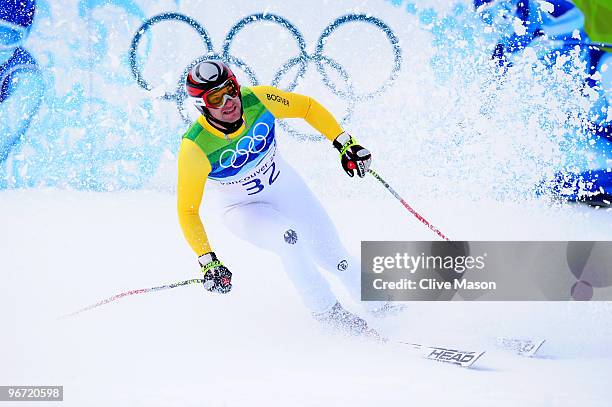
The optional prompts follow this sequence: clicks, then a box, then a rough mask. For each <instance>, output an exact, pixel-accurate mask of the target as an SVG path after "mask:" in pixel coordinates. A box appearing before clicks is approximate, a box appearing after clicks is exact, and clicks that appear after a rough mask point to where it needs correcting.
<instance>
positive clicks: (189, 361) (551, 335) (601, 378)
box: [0, 179, 612, 406]
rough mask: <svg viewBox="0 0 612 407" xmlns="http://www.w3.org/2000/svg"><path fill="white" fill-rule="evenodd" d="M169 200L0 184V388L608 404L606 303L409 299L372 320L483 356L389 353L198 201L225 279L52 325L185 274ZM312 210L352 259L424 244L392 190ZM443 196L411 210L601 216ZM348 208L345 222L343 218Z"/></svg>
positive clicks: (560, 222) (230, 401) (392, 349)
mask: <svg viewBox="0 0 612 407" xmlns="http://www.w3.org/2000/svg"><path fill="white" fill-rule="evenodd" d="M353 181H354V180H349V179H347V180H346V182H353ZM356 185H360V188H361V187H363V188H364V189H367V188H369V187H371V186H372V185H370V184H369V183H368V182H367V181H364V182H363V183H361V184H356ZM373 185H375V184H373ZM400 193H402V191H400ZM174 203H175V200H174V196H173V195H171V194H168V193H161V192H150V191H138V192H129V193H92V192H69V191H63V190H52V189H42V190H41V189H35V190H15V191H3V192H1V193H0V213H2V216H1V218H0V221H1V224H2V225H3V230H5V231H10V234H9V233H2V234H0V248H1V250H2V253H1V257H2V259H3V261H2V270H3V276H4V279H3V284H2V285H0V309H1V310H2V311H1V313H2V314H1V315H2V320H3V321H4V330H3V335H2V336H0V349H2V360H3V363H2V366H5V367H8V368H2V369H0V383H6V384H24V383H27V384H41V385H43V384H47V385H48V384H60V385H64V386H65V401H64V405H66V406H108V405H117V406H175V405H181V406H242V405H266V406H286V405H299V406H323V405H325V406H327V405H351V406H370V405H374V404H376V405H398V404H406V403H414V404H416V405H419V406H438V405H442V404H446V403H449V405H454V406H468V405H470V406H490V405H496V406H517V405H522V406H571V405H588V406H607V405H608V404H609V395H608V394H607V392H606V384H607V382H608V378H609V377H610V374H612V356H611V355H610V352H609V350H610V340H611V339H612V317H611V316H610V315H612V314H611V311H612V307H611V304H610V303H595V302H593V303H575V302H572V303H565V302H558V303H555V302H551V303H547V302H538V303H535V302H531V303H530V302H519V303H485V302H483V303H478V302H475V303H471V302H453V303H409V304H408V308H407V310H406V311H405V312H404V313H403V314H401V315H399V316H397V317H391V318H390V319H386V320H375V321H373V324H374V325H375V326H376V327H377V328H378V329H379V330H381V332H383V333H384V334H386V335H388V336H389V337H391V338H394V339H397V340H409V341H413V342H419V343H425V344H433V345H439V346H457V347H462V348H464V349H466V350H472V349H474V350H478V349H485V350H487V353H486V354H485V355H484V356H483V357H482V358H481V360H480V361H479V362H478V363H477V365H476V367H475V368H473V369H461V368H458V367H455V366H452V365H446V364H441V363H436V362H432V361H427V360H423V359H420V358H418V357H417V356H416V355H414V354H413V352H411V351H410V350H409V349H408V348H406V347H403V346H400V345H382V344H376V343H369V342H363V341H359V340H349V339H345V338H340V337H335V336H329V335H326V334H324V333H322V332H320V331H319V329H318V328H317V326H316V325H315V322H314V321H313V320H312V319H311V318H310V316H309V315H308V313H307V311H306V310H305V309H304V307H303V306H302V305H301V303H300V301H299V299H298V298H296V295H295V293H294V291H293V288H292V287H291V285H290V283H289V281H288V279H287V278H286V277H285V275H284V274H283V272H282V269H281V267H280V262H279V261H278V260H277V259H276V258H275V256H274V255H271V254H269V253H266V252H261V251H259V250H258V249H256V248H255V247H253V246H250V245H248V244H247V243H244V242H242V241H240V240H237V239H235V238H233V236H231V235H230V234H228V232H227V231H225V230H224V228H223V226H222V225H220V224H219V223H218V222H217V219H215V218H214V217H212V216H206V213H207V212H206V211H205V212H204V216H205V219H206V221H207V227H208V229H209V234H210V236H211V238H212V239H213V240H212V242H213V244H214V246H215V250H216V251H217V253H218V254H219V255H220V256H221V258H222V259H223V261H224V262H225V263H226V264H227V265H228V266H229V267H230V269H231V270H232V271H233V273H234V282H235V286H234V290H233V291H232V292H231V293H230V294H228V295H227V296H220V295H211V294H209V293H207V292H205V291H204V290H203V289H202V288H201V287H199V286H186V287H180V288H176V289H173V290H169V291H163V292H158V293H149V294H144V295H139V296H134V297H128V298H125V299H122V300H119V301H118V302H115V303H111V304H108V305H106V306H103V307H101V308H98V309H95V310H92V311H88V312H86V313H83V314H81V315H79V316H77V317H74V318H70V319H58V317H59V316H61V315H64V314H66V313H70V312H72V311H75V310H76V309H78V308H80V307H82V306H85V305H88V304H91V303H94V302H96V301H98V300H100V299H103V298H106V297H109V296H111V295H113V294H116V293H118V292H122V291H126V290H128V289H134V288H145V287H151V286H155V285H160V284H166V283H170V282H174V281H179V280H182V279H188V278H194V277H196V276H197V275H198V267H197V265H196V262H195V259H194V256H193V254H192V253H191V252H190V249H189V248H188V246H187V245H186V243H185V242H184V241H183V238H182V236H181V234H180V230H179V227H178V222H177V219H176V215H175V208H174ZM323 204H324V205H325V206H326V208H327V209H328V210H329V211H330V213H331V214H332V217H333V219H334V221H335V222H336V224H337V226H338V227H339V229H340V231H341V234H342V236H343V238H344V240H345V242H346V243H347V246H349V247H350V248H351V251H353V253H354V254H358V244H359V240H360V239H371V240H374V239H389V240H393V239H398V240H409V239H434V238H435V237H434V236H433V235H432V234H431V232H430V231H429V230H428V229H427V228H425V227H424V226H422V225H421V224H420V223H418V222H417V221H415V220H414V219H413V218H411V217H410V216H409V214H408V213H407V212H406V211H405V210H404V209H403V208H402V207H401V205H399V203H398V202H397V201H395V200H394V198H393V197H392V196H390V195H389V197H387V198H383V199H375V200H372V201H367V200H365V199H362V200H347V199H342V198H334V199H330V198H327V199H325V200H324V202H323ZM443 206H445V205H440V204H438V205H436V204H432V205H431V206H430V205H425V204H422V205H420V207H417V209H420V210H421V212H423V214H424V215H425V216H426V217H428V218H429V219H430V220H431V221H432V222H434V223H435V224H437V226H439V227H440V228H441V229H443V230H447V231H448V233H449V234H452V236H453V237H455V238H456V239H468V238H472V239H473V238H477V237H478V238H483V239H484V238H486V239H503V240H506V239H527V238H534V239H550V238H553V239H577V238H584V239H595V238H597V239H610V238H611V237H612V236H611V234H612V228H610V227H609V219H610V212H609V211H601V210H600V211H595V210H592V209H589V208H585V207H581V206H572V207H562V208H559V209H558V210H555V211H552V209H550V208H548V207H546V206H545V205H543V204H542V203H540V204H539V206H538V204H537V203H533V206H532V208H528V207H527V208H525V207H524V208H523V210H519V209H518V208H513V207H511V206H510V207H507V206H505V205H503V204H497V207H496V208H495V207H490V206H488V205H487V204H472V205H471V208H470V209H471V210H469V211H467V209H468V208H467V207H465V206H463V205H462V204H457V205H456V206H454V205H453V206H451V207H450V209H451V210H450V211H444V209H443ZM447 209H449V208H447ZM366 214H367V216H366ZM501 214H504V216H500V215H501ZM358 216H362V218H364V222H361V223H359V225H358V224H356V223H355V222H352V221H351V219H355V218H356V217H358ZM606 222H608V224H606ZM534 225H537V227H533V226H534ZM254 265H266V266H265V267H263V266H261V267H257V266H255V267H254ZM349 306H350V307H352V309H354V310H358V308H356V306H355V305H354V304H349ZM504 335H507V336H518V337H545V338H547V343H546V344H545V345H544V346H543V348H542V351H541V352H542V357H541V358H537V359H526V358H521V357H518V356H514V355H509V354H507V353H505V352H504V351H501V350H499V349H497V348H495V346H494V338H495V337H496V336H504ZM19 405H26V404H19Z"/></svg>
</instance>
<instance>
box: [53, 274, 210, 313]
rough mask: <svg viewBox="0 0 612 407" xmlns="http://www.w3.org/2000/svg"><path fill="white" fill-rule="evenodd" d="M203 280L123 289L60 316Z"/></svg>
mask: <svg viewBox="0 0 612 407" xmlns="http://www.w3.org/2000/svg"><path fill="white" fill-rule="evenodd" d="M203 281H204V280H203V279H201V278H194V279H191V280H184V281H179V282H177V283H172V284H166V285H161V286H159V287H151V288H140V289H137V290H130V291H124V292H122V293H119V294H116V295H113V296H112V297H108V298H106V299H104V300H102V301H100V302H97V303H95V304H92V305H88V306H87V307H84V308H81V309H80V310H78V311H75V312H73V313H71V314H68V315H64V316H63V317H62V318H68V317H73V316H75V315H78V314H80V313H81V312H85V311H89V310H92V309H94V308H98V307H101V306H102V305H106V304H108V303H110V302H113V301H117V300H118V299H121V298H123V297H127V296H130V295H137V294H146V293H150V292H153V291H162V290H170V289H171V288H176V287H181V286H184V285H189V284H198V283H202V282H203Z"/></svg>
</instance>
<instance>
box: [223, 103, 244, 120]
mask: <svg viewBox="0 0 612 407" xmlns="http://www.w3.org/2000/svg"><path fill="white" fill-rule="evenodd" d="M222 116H223V121H225V122H228V123H233V122H235V121H237V120H238V119H240V110H239V109H238V106H236V105H234V107H232V108H230V109H228V110H227V111H226V112H223V115H222Z"/></svg>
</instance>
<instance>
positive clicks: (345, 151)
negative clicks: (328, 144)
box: [333, 132, 372, 178]
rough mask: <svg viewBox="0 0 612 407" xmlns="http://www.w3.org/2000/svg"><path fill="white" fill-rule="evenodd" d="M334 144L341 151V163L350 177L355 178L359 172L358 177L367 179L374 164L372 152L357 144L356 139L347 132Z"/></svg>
mask: <svg viewBox="0 0 612 407" xmlns="http://www.w3.org/2000/svg"><path fill="white" fill-rule="evenodd" d="M333 144H334V147H336V149H337V150H338V151H340V163H341V164H342V168H343V169H344V171H345V172H346V173H347V174H348V176H349V177H354V176H355V171H357V175H359V176H360V177H361V178H363V177H365V176H366V174H367V172H368V169H369V168H370V164H371V163H372V154H371V153H370V151H369V150H368V149H366V148H363V147H362V146H360V145H359V144H357V142H356V141H355V139H353V137H351V135H350V134H348V133H346V132H344V133H342V134H340V135H339V136H338V137H336V139H335V140H334V141H333Z"/></svg>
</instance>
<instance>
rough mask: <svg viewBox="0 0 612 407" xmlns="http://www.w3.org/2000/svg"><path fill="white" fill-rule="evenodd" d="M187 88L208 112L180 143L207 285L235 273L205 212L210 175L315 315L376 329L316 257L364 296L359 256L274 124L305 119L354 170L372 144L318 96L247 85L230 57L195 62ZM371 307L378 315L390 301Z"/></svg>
mask: <svg viewBox="0 0 612 407" xmlns="http://www.w3.org/2000/svg"><path fill="white" fill-rule="evenodd" d="M186 90H187V93H188V95H189V97H190V98H191V99H192V100H193V102H194V104H195V106H196V108H197V109H198V111H199V112H200V113H201V115H200V117H199V118H198V119H197V120H196V121H195V122H194V123H193V125H192V126H191V127H190V128H189V130H188V131H187V132H186V133H185V135H184V136H183V140H182V143H181V146H180V150H179V155H178V188H177V189H178V191H177V192H178V214H179V221H180V224H181V228H182V230H183V233H184V235H185V238H186V240H187V242H188V243H189V245H190V246H191V248H192V249H193V250H194V251H195V253H196V255H197V256H198V261H199V264H200V266H201V270H202V273H203V279H204V288H206V289H207V290H208V291H211V292H216V293H227V292H229V291H230V290H231V288H232V273H231V272H230V271H229V270H228V269H227V267H225V266H224V264H223V263H222V262H221V261H220V260H219V258H218V257H217V255H216V253H215V252H214V251H213V248H212V246H211V244H210V242H209V240H208V237H207V235H206V232H205V229H204V226H203V224H202V221H201V219H200V216H199V208H200V203H201V200H202V196H203V192H204V185H205V184H206V181H207V180H210V184H212V185H211V186H214V190H211V192H210V193H211V194H214V195H215V197H216V198H217V203H218V205H217V206H219V207H220V211H221V212H223V215H222V219H223V222H224V224H225V226H226V227H227V228H228V229H229V230H230V231H231V232H232V233H234V234H235V235H236V236H237V237H239V238H241V239H243V240H246V241H248V242H251V243H253V244H254V245H256V246H258V247H260V248H262V249H265V250H268V251H272V252H274V253H276V254H278V255H279V256H280V257H281V260H282V263H283V266H284V269H285V271H286V273H287V275H288V276H289V278H290V280H291V281H292V283H293V285H294V286H295V288H296V290H297V291H298V293H299V295H300V296H301V299H302V301H303V302H304V304H305V305H306V306H307V308H308V309H309V310H310V311H311V312H312V314H313V316H314V317H315V319H317V320H318V321H320V322H321V323H322V324H323V325H324V326H326V327H328V328H333V329H337V330H340V331H342V332H344V333H347V334H350V335H367V336H373V337H377V336H378V335H377V334H376V332H375V331H374V330H373V329H371V328H370V327H369V326H368V324H367V323H366V321H365V320H363V319H362V318H360V317H359V316H357V315H354V314H352V313H350V312H348V311H346V310H345V309H344V308H343V307H342V305H341V304H340V303H339V302H338V300H337V299H336V296H335V295H334V294H333V293H332V291H331V289H330V286H329V284H328V282H327V281H326V280H325V278H324V277H323V276H322V275H321V274H320V273H319V271H318V270H317V265H318V266H320V267H322V268H325V269H327V270H328V271H332V272H334V273H335V274H336V275H338V277H339V278H340V280H341V281H342V283H343V284H344V285H345V286H346V287H347V288H348V291H349V292H350V294H351V296H352V297H353V298H354V299H356V300H357V301H359V299H360V278H359V275H360V267H359V264H358V262H357V261H356V260H355V259H354V258H353V257H351V256H350V255H349V253H348V252H347V251H346V249H345V248H344V247H343V245H342V244H341V242H340V239H339V238H338V234H337V232H336V229H335V227H334V226H333V224H332V221H331V219H330V218H329V216H328V215H327V213H326V212H325V210H324V209H323V208H322V206H321V204H320V203H319V201H318V200H317V198H316V197H315V196H314V195H313V194H312V192H311V191H310V190H309V188H308V187H307V186H306V184H305V183H304V181H303V180H302V179H301V178H300V176H299V175H298V174H297V173H296V172H295V170H294V169H293V168H291V166H290V165H289V164H287V163H286V162H285V161H284V160H283V159H282V157H281V156H280V154H279V151H278V150H277V145H276V137H275V135H276V134H275V125H274V122H275V119H281V118H303V119H304V120H306V122H307V123H308V124H310V125H311V126H312V127H313V128H315V129H316V130H317V131H318V132H320V133H321V134H323V135H324V136H325V137H326V138H327V139H329V140H330V141H331V142H332V144H333V146H334V147H335V148H336V149H337V150H338V151H339V153H340V162H341V165H342V168H343V169H344V171H345V172H346V173H347V174H348V175H349V176H350V177H353V176H354V175H355V174H357V175H358V176H359V177H364V176H365V175H366V173H367V171H368V168H369V166H370V162H371V154H370V152H369V151H368V150H367V149H366V148H364V147H362V146H361V145H359V144H358V143H357V142H356V141H355V139H354V138H353V137H351V135H349V134H348V133H347V132H345V131H344V130H343V129H342V128H341V127H340V125H339V124H338V122H337V121H336V120H335V119H334V117H333V116H332V114H331V113H330V112H328V111H327V110H326V109H325V108H324V107H323V106H321V105H320V104H319V103H318V102H317V101H315V100H314V99H312V98H310V97H307V96H304V95H300V94H297V93H290V92H284V91H282V90H279V89H277V88H274V87H272V86H253V87H246V86H240V85H239V83H238V81H237V80H236V77H235V76H234V74H233V73H232V71H231V69H230V68H229V67H228V66H227V65H226V64H225V63H224V62H222V61H218V60H205V61H203V62H200V63H198V64H197V65H195V66H194V67H193V68H192V69H191V70H190V72H189V73H188V75H187V78H186ZM257 272H260V271H259V270H258V271H257ZM369 306H370V310H371V311H372V312H374V313H376V312H384V311H385V310H386V309H387V308H388V307H389V304H387V303H369Z"/></svg>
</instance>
